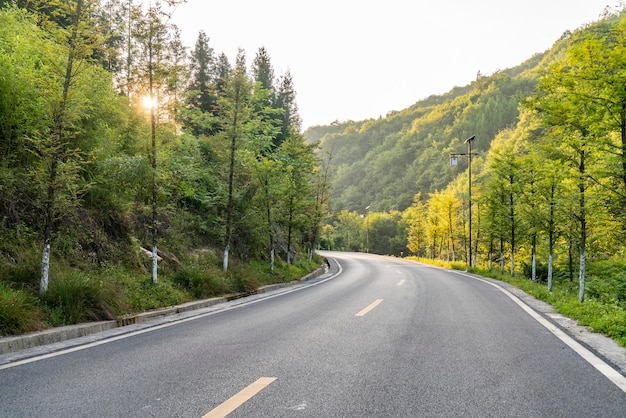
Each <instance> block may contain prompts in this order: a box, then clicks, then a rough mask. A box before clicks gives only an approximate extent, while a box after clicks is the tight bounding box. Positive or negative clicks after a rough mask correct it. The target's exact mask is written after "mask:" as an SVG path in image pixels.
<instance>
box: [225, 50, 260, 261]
mask: <svg viewBox="0 0 626 418" xmlns="http://www.w3.org/2000/svg"><path fill="white" fill-rule="evenodd" d="M236 61H237V63H236V66H235V69H234V70H233V73H232V75H231V77H230V79H229V80H228V82H227V84H226V90H225V96H224V97H220V99H218V105H219V106H220V115H221V118H222V119H221V120H222V129H223V132H224V136H225V137H226V139H227V141H228V143H229V144H230V147H229V148H230V151H229V158H228V160H229V163H228V197H227V199H228V200H227V203H226V225H225V229H226V232H225V234H224V236H225V238H224V262H223V269H224V271H227V270H228V257H229V250H230V245H231V240H232V232H233V222H234V214H235V213H234V211H235V174H236V173H235V171H236V155H237V150H238V147H239V146H240V142H242V141H244V140H245V139H246V137H245V133H246V130H245V126H246V124H247V123H248V122H249V121H250V119H251V118H252V108H251V97H252V83H251V81H250V80H249V79H248V76H247V73H246V56H245V53H244V51H243V50H241V49H240V50H239V53H238V54H237V60H236Z"/></svg>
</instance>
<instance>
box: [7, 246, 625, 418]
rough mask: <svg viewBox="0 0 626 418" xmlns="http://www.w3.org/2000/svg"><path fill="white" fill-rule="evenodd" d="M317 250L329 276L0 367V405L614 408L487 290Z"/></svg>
mask: <svg viewBox="0 0 626 418" xmlns="http://www.w3.org/2000/svg"><path fill="white" fill-rule="evenodd" d="M324 254H325V255H327V256H329V257H332V258H334V259H335V260H336V261H337V262H338V263H339V265H340V266H341V272H340V273H339V274H334V275H332V276H331V275H326V276H323V277H321V278H319V279H316V280H314V281H311V282H307V283H304V284H301V285H297V286H294V287H290V288H288V289H286V290H285V289H283V290H281V291H278V292H275V293H271V294H266V295H257V296H255V297H251V298H246V299H242V300H239V301H235V302H231V303H230V304H227V305H225V306H222V307H220V308H218V309H213V310H207V311H206V312H205V313H203V314H201V315H197V316H195V317H194V318H193V319H188V320H185V321H180V322H178V323H172V324H169V325H168V326H161V327H153V328H150V329H146V330H143V331H141V332H139V333H134V334H128V335H125V336H124V337H123V338H118V339H111V340H103V341H101V342H100V343H98V344H97V345H94V346H92V347H89V348H84V349H79V350H70V352H67V353H60V354H59V355H49V356H45V358H33V359H31V360H29V361H25V362H21V363H15V364H9V365H5V366H3V367H0V416H3V417H5V416H6V417H18V416H19V417H27V416H32V417H35V416H37V417H40V416H46V417H105V416H111V417H196V418H199V417H203V416H207V417H211V416H224V415H225V414H228V413H230V415H229V416H230V417H434V416H445V417H452V416H475V417H486V416H493V417H503V416H512V417H625V416H626V392H625V391H626V389H625V388H620V387H619V386H618V384H616V383H614V382H613V381H611V380H609V378H607V377H605V375H603V374H601V373H600V372H599V371H598V370H597V369H596V368H595V367H594V366H592V365H591V364H590V363H589V362H588V361H586V360H585V359H583V357H582V356H581V355H579V354H578V353H577V352H575V351H574V350H572V349H571V348H570V347H569V346H568V345H567V344H566V343H565V342H563V341H562V340H561V339H559V338H557V337H556V336H555V335H554V334H553V333H552V332H550V331H549V330H548V329H547V328H546V327H545V326H544V325H542V324H541V323H540V322H538V321H537V320H536V319H535V318H533V317H532V316H531V315H530V314H529V313H528V312H527V311H526V310H524V309H523V307H522V306H520V304H518V303H516V301H515V300H514V299H513V298H511V297H509V296H507V294H505V293H504V292H503V291H502V290H501V289H500V288H498V287H497V286H493V285H492V284H490V283H488V282H486V281H482V280H478V279H474V278H472V277H469V276H468V275H466V274H464V273H459V272H450V271H446V270H443V269H437V268H432V267H428V266H425V265H421V264H418V263H414V262H409V261H404V260H399V259H394V258H387V257H380V256H375V255H369V254H358V253H357V254H354V253H324ZM620 376H621V375H620ZM621 378H622V379H623V376H621ZM618 380H619V376H618Z"/></svg>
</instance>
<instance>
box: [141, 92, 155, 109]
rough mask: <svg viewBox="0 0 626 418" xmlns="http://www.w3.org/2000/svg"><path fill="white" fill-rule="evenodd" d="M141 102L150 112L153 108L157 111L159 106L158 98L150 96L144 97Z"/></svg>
mask: <svg viewBox="0 0 626 418" xmlns="http://www.w3.org/2000/svg"><path fill="white" fill-rule="evenodd" d="M141 101H142V103H143V107H145V108H146V109H148V110H149V109H153V108H155V109H156V107H157V105H158V103H157V99H156V97H151V96H150V95H146V96H143V98H142V99H141Z"/></svg>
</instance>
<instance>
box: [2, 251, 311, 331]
mask: <svg viewBox="0 0 626 418" xmlns="http://www.w3.org/2000/svg"><path fill="white" fill-rule="evenodd" d="M37 252H38V250H37V249H36V248H33V249H31V251H26V252H24V253H23V254H21V255H20V257H19V259H11V260H6V259H0V336H7V335H16V334H23V333H26V332H31V331H37V330H42V329H45V328H49V327H54V326H61V325H70V324H76V323H80V322H89V321H99V320H107V319H115V318H117V317H119V316H122V315H124V314H129V313H138V312H144V311H148V310H153V309H158V308H163V307H167V306H172V305H176V304H180V303H185V302H189V301H192V300H199V299H206V298H211V297H217V296H226V295H232V294H236V293H251V292H254V291H256V289H257V288H258V287H260V286H263V285H266V284H273V283H283V282H289V281H292V280H295V279H298V278H300V277H302V276H304V275H306V274H307V273H309V272H311V271H313V270H315V269H316V268H318V267H319V266H320V264H321V259H319V258H318V257H316V259H315V260H314V261H313V262H312V263H308V262H306V261H302V260H300V261H298V262H296V263H294V264H292V265H287V264H286V263H285V262H282V261H279V260H277V261H276V265H275V269H274V271H270V268H269V262H266V261H251V262H247V263H244V262H242V261H240V260H236V259H232V258H231V263H230V265H229V269H228V272H227V273H224V272H223V271H222V266H221V261H222V260H221V257H219V256H218V254H217V253H216V252H214V251H204V252H200V253H197V254H192V255H190V256H188V257H187V259H185V260H183V261H182V262H181V264H180V265H179V266H176V267H159V280H158V283H157V284H153V283H152V281H151V278H150V275H149V274H147V273H146V272H145V271H143V272H142V271H141V269H138V268H137V266H131V267H129V266H124V265H115V266H112V265H108V266H101V267H98V268H94V269H92V270H89V271H83V270H80V269H78V268H76V267H74V266H70V265H68V264H67V263H65V262H63V261H62V260H61V261H59V260H53V262H52V263H51V265H52V269H51V272H50V285H49V288H48V292H46V294H45V296H43V297H42V296H40V295H39V275H40V266H39V263H40V260H38V254H37Z"/></svg>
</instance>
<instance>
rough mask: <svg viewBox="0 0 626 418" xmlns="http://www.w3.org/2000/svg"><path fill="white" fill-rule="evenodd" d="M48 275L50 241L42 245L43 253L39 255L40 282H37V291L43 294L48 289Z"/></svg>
mask: <svg viewBox="0 0 626 418" xmlns="http://www.w3.org/2000/svg"><path fill="white" fill-rule="evenodd" d="M49 275H50V243H49V242H46V243H45V244H44V246H43V254H42V256H41V282H40V284H39V293H40V294H42V295H44V294H45V293H46V292H47V291H48V277H49Z"/></svg>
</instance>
